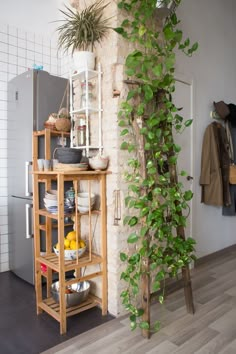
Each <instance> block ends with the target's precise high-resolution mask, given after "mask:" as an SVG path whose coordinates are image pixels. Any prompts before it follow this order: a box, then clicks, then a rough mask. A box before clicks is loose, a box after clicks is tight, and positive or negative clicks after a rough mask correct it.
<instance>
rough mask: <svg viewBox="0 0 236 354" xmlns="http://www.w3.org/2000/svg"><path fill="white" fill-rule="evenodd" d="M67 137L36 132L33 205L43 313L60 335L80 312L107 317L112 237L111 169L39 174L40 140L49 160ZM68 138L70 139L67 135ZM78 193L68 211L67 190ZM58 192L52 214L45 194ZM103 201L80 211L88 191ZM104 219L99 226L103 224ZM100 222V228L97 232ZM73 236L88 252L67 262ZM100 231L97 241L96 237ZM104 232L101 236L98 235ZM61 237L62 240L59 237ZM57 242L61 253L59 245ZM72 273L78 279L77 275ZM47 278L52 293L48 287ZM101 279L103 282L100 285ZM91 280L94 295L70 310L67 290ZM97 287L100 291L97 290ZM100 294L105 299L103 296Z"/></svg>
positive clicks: (39, 300) (39, 304) (39, 306)
mask: <svg viewBox="0 0 236 354" xmlns="http://www.w3.org/2000/svg"><path fill="white" fill-rule="evenodd" d="M65 134H67V133H60V132H55V131H52V130H49V129H45V130H43V131H36V132H34V133H33V172H32V173H33V196H34V200H33V205H34V256H35V290H36V306H37V313H38V314H40V313H41V312H42V311H45V312H47V313H48V314H49V315H51V316H52V317H53V318H54V319H56V320H57V321H58V322H59V323H60V333H61V334H64V333H66V330H67V317H69V316H72V315H75V314H78V313H80V312H82V311H85V310H87V309H90V308H92V307H94V306H100V307H101V309H102V314H103V315H105V314H106V313H107V238H106V175H107V173H108V172H105V171H78V170H76V169H75V170H69V171H63V170H51V171H39V170H38V167H37V158H38V146H39V139H45V159H50V158H51V156H50V153H51V146H50V144H51V139H52V137H53V136H60V135H61V136H65ZM66 136H67V135H66ZM68 185H70V190H74V195H75V199H74V208H73V209H72V211H70V212H69V213H67V212H65V210H66V209H65V196H66V190H67V188H68ZM42 188H43V189H44V190H45V192H46V193H47V191H51V190H54V194H55V195H56V197H57V204H56V205H57V206H56V207H55V210H53V212H50V211H48V210H47V209H46V208H45V206H44V205H43V203H42V200H41V197H40V192H39V191H40V190H42ZM94 189H95V190H96V191H98V194H97V195H96V198H97V203H95V204H94V208H92V205H90V202H89V208H88V211H86V212H83V213H82V212H80V211H79V208H78V200H79V197H77V196H78V195H80V194H82V193H80V192H82V191H84V190H86V193H88V198H89V200H90V197H91V196H92V195H94ZM55 190H56V191H57V192H55ZM98 219H99V223H97V220H98ZM98 224H100V230H96V228H97V225H98ZM71 231H72V232H73V233H74V235H75V242H76V244H78V242H79V241H80V242H81V239H82V240H83V242H84V244H85V245H86V251H85V253H83V254H82V255H79V253H78V252H75V253H76V256H75V257H74V258H73V259H67V258H66V259H65V250H64V243H65V235H66V234H67V233H68V232H71ZM95 231H97V237H96V238H95V236H94V235H95ZM98 231H99V232H98ZM54 238H56V240H55V239H54ZM55 242H56V244H57V247H58V248H57V249H58V251H57V254H56V253H55V252H54V250H53V247H55ZM71 273H72V274H73V276H71ZM55 277H56V278H58V280H59V284H60V285H59V294H58V299H59V302H57V301H55V299H54V298H53V297H52V295H51V286H52V284H53V281H54V279H55ZM42 278H44V279H46V292H45V291H44V286H43V285H42ZM95 278H96V282H95V281H94V280H95ZM97 280H99V281H98V282H97ZM83 281H89V282H91V284H92V285H93V286H91V288H92V291H91V292H90V293H89V296H88V298H87V299H86V300H85V301H83V302H81V303H79V304H78V305H75V306H72V307H68V306H67V304H66V291H67V289H68V288H69V287H70V286H71V285H72V284H75V283H78V282H83ZM97 284H99V286H98V287H100V289H97V288H96V287H97ZM97 290H99V291H100V292H99V291H98V292H99V296H98V294H97V293H98V292H97Z"/></svg>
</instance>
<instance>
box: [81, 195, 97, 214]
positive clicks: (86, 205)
mask: <svg viewBox="0 0 236 354" xmlns="http://www.w3.org/2000/svg"><path fill="white" fill-rule="evenodd" d="M77 201H78V211H79V212H80V213H81V214H83V213H87V212H88V211H89V210H92V209H93V206H94V203H95V194H94V193H90V198H89V193H88V192H80V193H78V197H77Z"/></svg>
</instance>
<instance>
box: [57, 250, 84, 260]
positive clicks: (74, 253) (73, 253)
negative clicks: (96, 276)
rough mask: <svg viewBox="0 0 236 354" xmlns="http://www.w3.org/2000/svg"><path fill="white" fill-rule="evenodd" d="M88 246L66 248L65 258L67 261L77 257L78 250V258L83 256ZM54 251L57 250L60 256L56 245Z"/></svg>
mask: <svg viewBox="0 0 236 354" xmlns="http://www.w3.org/2000/svg"><path fill="white" fill-rule="evenodd" d="M86 248H87V247H86V246H85V247H83V248H79V249H78V250H64V259H65V260H66V261H71V260H74V259H76V257H77V252H78V258H80V257H82V256H83V254H84V253H85V251H86ZM53 251H54V252H55V254H56V255H57V256H58V257H59V250H58V249H56V247H55V246H53Z"/></svg>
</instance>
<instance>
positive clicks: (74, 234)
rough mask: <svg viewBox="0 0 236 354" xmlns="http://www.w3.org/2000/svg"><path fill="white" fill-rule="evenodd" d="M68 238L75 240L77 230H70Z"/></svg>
mask: <svg viewBox="0 0 236 354" xmlns="http://www.w3.org/2000/svg"><path fill="white" fill-rule="evenodd" d="M66 238H67V240H69V241H75V240H76V231H70V232H68V234H67V235H66Z"/></svg>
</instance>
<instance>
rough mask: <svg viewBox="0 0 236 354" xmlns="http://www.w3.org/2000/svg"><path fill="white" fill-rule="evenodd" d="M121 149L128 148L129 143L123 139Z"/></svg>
mask: <svg viewBox="0 0 236 354" xmlns="http://www.w3.org/2000/svg"><path fill="white" fill-rule="evenodd" d="M120 149H121V150H127V149H128V143H127V142H126V141H123V143H122V144H121V146H120Z"/></svg>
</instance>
